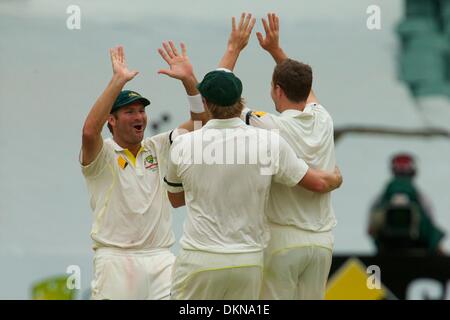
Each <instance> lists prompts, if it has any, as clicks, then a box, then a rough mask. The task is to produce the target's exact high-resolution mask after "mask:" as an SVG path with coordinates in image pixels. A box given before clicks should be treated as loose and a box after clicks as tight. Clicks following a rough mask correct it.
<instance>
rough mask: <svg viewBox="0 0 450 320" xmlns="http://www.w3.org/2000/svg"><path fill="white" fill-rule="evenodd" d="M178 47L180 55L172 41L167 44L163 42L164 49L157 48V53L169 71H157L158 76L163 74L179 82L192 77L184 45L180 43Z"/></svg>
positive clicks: (191, 69) (190, 65)
mask: <svg viewBox="0 0 450 320" xmlns="http://www.w3.org/2000/svg"><path fill="white" fill-rule="evenodd" d="M180 46H181V55H180V54H179V53H178V50H177V48H176V47H175V45H174V44H173V42H172V41H169V43H167V42H163V47H164V49H161V48H159V49H158V52H159V54H160V55H161V57H162V58H163V59H164V61H166V62H167V64H168V65H169V69H161V70H159V71H158V73H159V74H165V75H168V76H169V77H171V78H175V79H179V80H185V79H187V78H189V77H191V76H193V74H194V72H193V68H192V64H191V62H190V61H189V58H188V56H187V54H186V46H185V45H184V43H181V44H180Z"/></svg>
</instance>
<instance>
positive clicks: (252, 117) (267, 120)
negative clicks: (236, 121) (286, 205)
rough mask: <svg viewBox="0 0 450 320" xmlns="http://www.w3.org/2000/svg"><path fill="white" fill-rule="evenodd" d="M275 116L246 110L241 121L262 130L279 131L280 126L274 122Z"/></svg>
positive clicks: (243, 111)
mask: <svg viewBox="0 0 450 320" xmlns="http://www.w3.org/2000/svg"><path fill="white" fill-rule="evenodd" d="M273 117H275V116H274V115H272V114H270V113H267V112H264V111H254V110H251V109H249V108H244V109H243V110H242V113H241V120H242V121H244V122H245V124H247V125H250V126H253V127H257V128H262V129H277V128H278V126H277V124H276V122H275V121H274V120H273Z"/></svg>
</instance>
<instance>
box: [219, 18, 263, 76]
mask: <svg viewBox="0 0 450 320" xmlns="http://www.w3.org/2000/svg"><path fill="white" fill-rule="evenodd" d="M255 22H256V20H255V18H252V15H251V14H250V13H248V14H245V13H242V14H241V19H240V20H239V23H238V24H237V25H236V18H235V17H232V18H231V33H230V37H229V38H228V44H227V48H226V51H225V54H224V55H223V57H222V60H221V61H220V63H219V67H220V68H225V69H228V70H231V71H233V69H234V67H235V65H236V62H237V59H238V58H239V54H240V53H241V51H242V50H244V48H245V47H246V46H247V44H248V41H249V39H250V35H251V34H252V30H253V27H254V25H255Z"/></svg>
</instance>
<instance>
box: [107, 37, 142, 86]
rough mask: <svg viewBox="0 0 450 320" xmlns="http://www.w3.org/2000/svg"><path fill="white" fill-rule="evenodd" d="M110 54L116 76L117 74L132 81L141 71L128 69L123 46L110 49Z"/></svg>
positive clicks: (125, 79)
mask: <svg viewBox="0 0 450 320" xmlns="http://www.w3.org/2000/svg"><path fill="white" fill-rule="evenodd" d="M109 54H110V56H111V63H112V69H113V73H114V76H117V77H119V78H120V79H123V80H124V81H130V80H131V79H133V78H134V77H135V76H136V75H137V74H138V73H139V72H138V71H135V70H133V71H130V70H129V69H128V67H127V63H126V60H125V53H124V51H123V47H122V46H118V47H115V48H112V49H109Z"/></svg>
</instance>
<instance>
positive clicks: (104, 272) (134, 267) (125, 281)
mask: <svg viewBox="0 0 450 320" xmlns="http://www.w3.org/2000/svg"><path fill="white" fill-rule="evenodd" d="M174 261H175V256H174V255H173V254H172V252H170V250H169V249H167V248H158V249H147V250H128V249H119V248H99V249H97V250H96V252H95V255H94V280H93V281H92V284H91V287H92V299H94V300H104V299H108V300H116V299H120V300H167V299H169V297H170V285H171V273H172V267H173V263H174Z"/></svg>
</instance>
